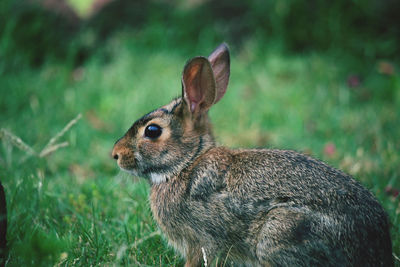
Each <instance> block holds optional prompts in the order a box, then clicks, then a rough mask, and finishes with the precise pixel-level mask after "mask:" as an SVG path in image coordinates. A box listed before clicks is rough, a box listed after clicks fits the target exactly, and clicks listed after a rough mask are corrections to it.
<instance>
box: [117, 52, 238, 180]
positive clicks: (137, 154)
mask: <svg viewBox="0 0 400 267" xmlns="http://www.w3.org/2000/svg"><path fill="white" fill-rule="evenodd" d="M229 68H230V59H229V50H228V47H227V46H226V45H225V44H221V45H220V46H219V47H218V48H217V49H216V50H215V51H214V52H213V53H212V54H211V55H210V56H209V57H208V58H205V57H195V58H193V59H191V60H189V61H188V62H187V63H186V65H185V67H184V70H183V74H182V97H180V98H177V99H174V100H173V101H172V102H171V103H169V104H168V105H165V106H163V107H161V108H159V109H156V110H154V111H152V112H150V113H148V114H146V115H145V116H143V117H142V118H140V119H139V120H137V121H136V122H135V123H134V124H133V125H132V127H131V128H130V129H129V130H128V132H127V133H126V134H125V135H124V136H123V137H122V138H121V139H119V140H118V141H117V142H116V144H115V145H114V148H113V151H112V156H113V158H114V159H116V160H117V161H118V165H119V167H120V168H121V169H123V170H125V171H128V172H130V173H132V174H134V175H138V176H142V177H145V178H149V179H150V180H151V182H153V183H161V182H165V181H167V180H168V179H169V178H170V177H172V176H174V175H177V174H178V173H179V172H180V171H181V170H182V169H183V168H185V167H187V166H189V165H190V164H191V163H192V162H193V161H195V159H196V157H197V156H199V155H201V154H202V153H203V152H204V151H206V150H208V149H210V148H211V147H213V146H215V143H214V138H213V136H212V131H211V125H210V122H209V118H208V115H207V111H208V110H209V109H210V107H211V106H212V105H213V104H215V103H216V102H218V101H219V100H220V99H221V98H222V96H223V95H224V94H225V92H226V89H227V86H228V81H229V72H230V69H229Z"/></svg>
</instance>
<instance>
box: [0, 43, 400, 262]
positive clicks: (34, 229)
mask: <svg viewBox="0 0 400 267" xmlns="http://www.w3.org/2000/svg"><path fill="white" fill-rule="evenodd" d="M216 45H217V44H214V43H213V44H209V45H208V46H207V45H206V46H205V47H208V48H209V49H208V50H200V51H199V50H196V49H193V51H192V52H191V53H190V55H188V54H187V53H186V52H182V51H179V49H178V48H177V49H176V50H166V49H163V48H160V49H158V50H152V51H150V50H146V49H143V47H142V46H141V45H140V44H135V41H134V40H130V39H129V38H114V40H111V41H110V42H109V43H108V44H106V45H105V46H104V48H103V49H101V50H99V52H98V53H97V54H95V55H94V56H92V57H91V58H90V59H89V60H88V61H87V62H86V63H85V64H84V65H82V66H80V67H77V68H73V67H71V66H69V65H63V64H60V63H54V62H53V63H52V62H47V63H46V64H45V65H44V66H42V67H40V68H36V69H34V68H29V67H25V68H21V69H20V70H19V71H12V72H8V73H6V72H3V74H1V76H0V83H1V84H2V86H1V87H0V90H1V98H0V110H1V112H0V123H1V124H0V127H1V128H3V129H6V130H7V131H8V132H11V133H12V134H14V135H16V136H18V137H19V138H21V140H22V141H23V142H25V143H26V144H27V145H29V146H31V147H32V149H33V150H34V151H40V150H41V149H42V148H43V147H45V145H46V144H47V143H48V141H49V140H50V139H51V138H52V137H54V136H56V135H57V134H58V133H59V132H60V131H61V130H62V129H63V128H64V126H65V125H66V124H67V123H68V122H69V121H71V120H72V119H73V118H75V117H76V116H77V115H78V114H80V113H81V114H82V119H81V120H80V121H79V122H77V123H76V125H74V126H73V127H71V128H70V129H69V130H68V131H67V132H66V133H65V134H64V135H63V136H62V137H60V139H59V141H58V142H60V143H62V142H68V146H66V147H61V148H59V149H57V150H55V151H53V153H51V154H48V155H47V156H45V157H39V156H31V157H28V158H27V157H26V152H25V151H24V150H20V149H19V148H17V147H15V146H14V145H13V144H12V142H10V141H7V140H8V139H7V138H3V139H2V146H1V148H0V165H1V168H0V180H1V182H2V184H3V185H4V187H5V190H6V196H7V200H8V203H7V207H8V211H9V214H8V221H9V229H8V244H9V258H8V260H7V266H26V265H36V266H41V265H43V266H48V265H62V266H64V265H77V266H89V265H122V266H132V265H138V266H146V265H150V266H171V265H182V264H183V261H182V259H181V258H180V257H179V256H178V255H176V254H175V253H174V251H173V250H172V249H170V248H169V247H168V246H167V242H166V240H165V239H164V238H163V237H162V235H160V233H159V232H158V229H157V227H156V224H155V223H154V221H153V219H152V216H151V212H150V209H149V204H148V193H149V187H148V185H147V183H146V182H145V181H143V180H141V179H139V178H134V177H129V176H128V175H127V174H123V173H121V172H120V171H119V170H118V168H117V166H116V164H115V162H114V161H113V160H112V159H111V157H110V151H111V149H112V146H113V144H114V142H115V141H116V140H117V139H118V138H119V137H121V136H122V135H123V134H124V132H125V131H126V130H127V129H128V128H129V127H130V125H131V124H132V123H133V122H134V121H135V120H136V119H137V118H138V117H140V116H141V115H143V114H145V113H147V112H148V111H150V110H152V109H155V108H157V107H159V106H160V105H162V104H165V103H167V102H169V100H170V99H171V98H173V97H176V96H179V94H180V90H181V87H180V74H181V71H182V68H183V66H184V63H185V61H186V60H187V59H188V57H189V56H194V55H199V54H202V55H207V54H208V53H209V52H210V51H211V50H212V49H213V47H214V46H216ZM185 51H187V50H185ZM232 55H233V58H232V61H231V62H232V72H231V81H230V85H229V89H228V92H227V94H226V95H225V97H224V98H223V99H222V100H221V101H220V102H219V103H218V105H216V106H215V107H213V109H212V110H211V112H210V113H211V117H212V120H213V122H214V128H215V133H216V136H217V139H218V142H219V143H221V144H224V145H227V146H230V147H274V148H282V149H294V150H298V151H303V152H306V153H310V154H312V155H313V156H315V157H317V158H320V159H322V160H324V161H327V162H328V163H330V164H331V165H333V166H335V167H338V168H341V169H343V170H345V171H346V172H348V173H350V174H352V175H353V176H354V177H355V178H356V179H358V180H359V181H361V182H362V183H363V184H364V185H365V186H366V187H367V188H369V189H370V190H371V191H372V192H373V193H374V194H375V195H376V197H377V198H378V199H379V201H380V202H381V203H382V205H383V206H384V208H385V209H386V211H387V212H388V214H389V216H390V220H391V223H392V226H391V233H392V240H393V248H394V253H396V255H397V256H400V253H399V252H400V204H399V196H398V195H397V196H396V195H395V194H396V190H398V189H399V188H400V177H399V175H400V167H399V166H400V165H399V162H400V154H399V152H398V151H400V141H399V138H398V137H399V136H400V75H399V72H398V71H399V70H398V65H396V64H395V62H387V61H381V60H375V61H371V60H370V61H368V62H362V61H361V60H360V59H354V58H352V57H351V56H350V57H349V56H348V55H344V54H334V53H328V54H312V53H311V54H305V55H287V54H282V53H281V52H280V51H279V49H274V48H273V47H270V48H267V49H265V48H264V47H262V46H261V44H259V43H257V42H251V41H249V42H248V43H247V44H246V45H244V47H243V48H242V49H241V50H235V49H233V51H232ZM382 63H384V64H389V65H390V66H394V67H395V71H394V73H390V72H388V71H385V69H383V70H382ZM396 68H397V69H396ZM349 76H351V77H350V78H353V79H356V80H357V81H358V82H359V85H358V86H354V87H351V86H349V85H348V78H349ZM397 265H398V266H400V262H399V261H397Z"/></svg>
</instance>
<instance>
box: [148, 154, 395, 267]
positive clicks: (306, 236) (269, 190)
mask: <svg viewBox="0 0 400 267" xmlns="http://www.w3.org/2000/svg"><path fill="white" fill-rule="evenodd" d="M151 203H152V209H153V213H154V214H155V218H156V220H157V221H158V222H159V224H160V226H161V227H162V228H163V230H164V232H165V233H166V234H167V235H168V236H169V238H170V240H171V241H172V243H173V244H174V245H175V246H177V247H178V248H179V250H181V251H182V250H183V251H184V250H190V249H191V248H190V247H191V246H194V247H203V246H204V247H205V248H204V249H205V250H206V251H210V252H212V251H221V254H222V255H223V256H224V255H225V254H226V255H228V256H229V258H231V259H234V260H235V261H239V262H243V263H246V262H250V263H251V264H267V263H268V264H272V265H281V264H286V265H335V264H339V263H340V264H341V265H343V266H345V265H346V264H351V263H354V261H356V262H357V263H360V262H365V264H366V266H368V265H371V266H373V265H382V264H384V263H385V264H386V263H387V264H388V265H387V266H390V262H391V257H392V256H391V243H390V237H389V233H388V232H387V231H386V230H387V229H388V225H387V224H388V222H387V218H386V214H385V212H384V211H383V209H382V208H381V206H380V205H379V204H378V202H377V201H376V200H375V198H374V197H373V196H372V195H371V194H370V193H369V191H368V190H366V189H364V188H363V187H362V186H361V185H360V184H359V183H358V182H357V181H355V180H354V179H352V178H351V177H350V176H347V175H346V174H344V173H342V172H340V171H338V170H336V169H334V168H332V167H330V166H328V165H326V164H324V163H322V162H320V161H317V160H315V159H313V158H310V157H308V156H305V155H302V154H299V153H296V152H293V151H282V150H267V149H262V150H229V149H226V148H222V147H220V148H213V149H211V150H209V151H208V152H207V153H205V154H203V155H202V156H200V157H199V158H198V159H197V160H196V163H195V164H193V165H192V166H191V167H190V168H188V169H187V170H184V171H183V172H182V173H181V174H180V175H179V177H175V178H173V179H172V181H170V183H168V184H159V185H153V187H152V195H151ZM370 240H375V242H374V243H371V242H370ZM193 243H196V245H193ZM224 257H226V256H224ZM385 261H386V262H385Z"/></svg>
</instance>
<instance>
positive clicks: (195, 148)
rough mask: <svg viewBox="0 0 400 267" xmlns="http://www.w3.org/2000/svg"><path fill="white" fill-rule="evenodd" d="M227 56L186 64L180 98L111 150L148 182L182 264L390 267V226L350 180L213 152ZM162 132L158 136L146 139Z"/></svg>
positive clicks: (269, 158)
mask: <svg viewBox="0 0 400 267" xmlns="http://www.w3.org/2000/svg"><path fill="white" fill-rule="evenodd" d="M228 79H229V52H228V49H227V47H226V46H225V45H224V44H223V45H221V46H220V47H218V48H217V49H216V50H215V51H214V52H213V53H212V54H211V55H210V57H209V58H204V57H196V58H194V59H192V60H190V61H189V62H188V63H187V64H186V66H185V69H184V71H183V75H182V87H183V92H182V98H178V99H175V100H173V101H172V102H171V103H170V104H168V105H166V106H163V107H161V108H159V109H157V110H156V111H153V112H151V113H149V114H147V115H145V116H144V117H142V118H141V119H139V120H138V121H136V122H135V124H134V125H133V126H132V127H131V128H130V129H129V130H128V132H127V133H126V134H125V136H124V137H122V138H121V139H120V140H119V141H118V142H117V143H116V144H115V146H114V149H113V156H114V158H115V159H117V160H118V164H119V166H120V167H121V168H122V169H124V170H127V171H129V172H131V173H133V174H135V175H139V176H142V177H144V178H148V179H149V182H150V184H151V195H150V203H151V210H152V212H153V215H154V219H155V220H156V221H157V223H158V225H159V226H160V228H161V229H162V231H163V232H164V233H165V235H166V236H167V237H168V240H169V242H170V243H171V245H173V246H174V247H175V248H176V249H177V250H178V251H179V252H180V253H181V254H182V255H183V256H184V257H185V259H186V266H201V264H202V262H203V253H202V250H204V252H205V254H206V257H207V260H208V262H212V261H214V263H215V262H219V263H222V264H228V265H229V264H234V265H235V264H239V265H245V266H393V259H392V247H391V240H390V235H389V223H388V218H387V216H386V213H385V212H384V210H383V208H382V207H381V206H380V204H379V203H378V202H377V200H376V199H375V198H374V197H373V195H372V194H371V193H370V192H369V191H368V190H367V189H365V188H364V187H363V186H361V185H360V183H358V182H357V181H355V180H354V179H353V178H352V177H350V176H349V175H347V174H345V173H343V172H341V171H339V170H336V169H334V168H332V167H330V166H328V165H326V164H325V163H323V162H321V161H318V160H315V159H313V158H311V157H308V156H305V155H302V154H300V153H297V152H293V151H284V150H269V149H239V150H232V149H228V148H225V147H218V146H216V144H215V141H214V138H213V135H212V128H211V124H210V121H209V118H208V115H207V111H208V109H209V108H210V107H211V106H212V105H213V104H215V103H216V102H217V101H219V100H220V98H221V97H222V96H223V95H224V93H225V91H226V88H227V85H228ZM151 124H157V125H159V126H160V127H161V129H162V132H161V134H160V136H159V137H156V138H149V137H148V136H146V134H145V131H146V128H147V127H148V126H149V125H151Z"/></svg>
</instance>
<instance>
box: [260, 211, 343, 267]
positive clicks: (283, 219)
mask: <svg viewBox="0 0 400 267" xmlns="http://www.w3.org/2000/svg"><path fill="white" fill-rule="evenodd" d="M317 224H318V222H317V221H315V220H314V219H313V216H310V211H309V210H308V209H300V208H289V207H281V208H276V209H273V210H271V211H269V212H268V214H267V215H266V217H264V222H263V225H262V226H261V228H260V231H259V233H258V240H257V248H256V255H257V259H258V261H259V263H260V265H262V266H324V267H326V266H333V265H336V266H338V265H337V264H339V265H340V262H341V261H343V259H344V257H343V256H344V255H343V254H342V252H341V250H340V249H338V248H336V249H335V248H332V247H331V246H329V244H331V242H330V240H329V237H327V236H325V237H324V236H322V234H321V233H319V232H318V230H316V229H318V228H319V227H318V225H317ZM340 266H345V264H344V265H340Z"/></svg>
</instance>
